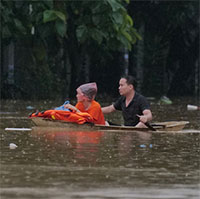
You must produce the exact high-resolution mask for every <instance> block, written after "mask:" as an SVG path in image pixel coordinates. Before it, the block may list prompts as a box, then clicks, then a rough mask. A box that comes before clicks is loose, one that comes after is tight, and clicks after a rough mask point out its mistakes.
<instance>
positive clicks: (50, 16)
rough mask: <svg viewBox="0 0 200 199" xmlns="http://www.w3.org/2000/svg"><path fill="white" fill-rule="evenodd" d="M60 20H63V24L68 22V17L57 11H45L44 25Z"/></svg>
mask: <svg viewBox="0 0 200 199" xmlns="http://www.w3.org/2000/svg"><path fill="white" fill-rule="evenodd" d="M58 18H59V19H61V20H62V21H63V22H66V16H65V15H64V14H63V13H62V12H59V11H55V10H45V11H44V12H43V22H44V23H47V22H50V21H55V20H56V19H58Z"/></svg>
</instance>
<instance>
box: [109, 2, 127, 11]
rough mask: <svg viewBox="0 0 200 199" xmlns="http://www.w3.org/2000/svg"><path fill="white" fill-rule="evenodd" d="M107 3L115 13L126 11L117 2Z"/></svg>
mask: <svg viewBox="0 0 200 199" xmlns="http://www.w3.org/2000/svg"><path fill="white" fill-rule="evenodd" d="M107 2H108V3H109V4H110V6H111V8H112V11H113V12H116V11H118V10H119V9H123V10H124V7H123V6H122V5H120V4H119V3H117V1H116V0H107Z"/></svg>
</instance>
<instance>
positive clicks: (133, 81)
mask: <svg viewBox="0 0 200 199" xmlns="http://www.w3.org/2000/svg"><path fill="white" fill-rule="evenodd" d="M121 78H124V79H126V82H127V84H132V85H133V87H134V88H136V87H137V81H136V79H135V78H134V77H133V76H131V75H124V76H122V77H121Z"/></svg>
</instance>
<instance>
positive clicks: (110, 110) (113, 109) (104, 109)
mask: <svg viewBox="0 0 200 199" xmlns="http://www.w3.org/2000/svg"><path fill="white" fill-rule="evenodd" d="M101 110H102V112H103V114H107V113H112V112H113V111H115V110H116V109H115V107H114V106H113V105H110V106H106V107H103V108H101Z"/></svg>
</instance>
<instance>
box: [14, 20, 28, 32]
mask: <svg viewBox="0 0 200 199" xmlns="http://www.w3.org/2000/svg"><path fill="white" fill-rule="evenodd" d="M14 22H15V25H16V27H17V29H18V30H19V31H20V32H21V33H26V29H25V27H24V26H23V24H22V22H21V21H20V20H18V19H16V18H15V19H14Z"/></svg>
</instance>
